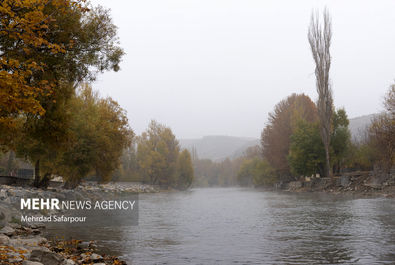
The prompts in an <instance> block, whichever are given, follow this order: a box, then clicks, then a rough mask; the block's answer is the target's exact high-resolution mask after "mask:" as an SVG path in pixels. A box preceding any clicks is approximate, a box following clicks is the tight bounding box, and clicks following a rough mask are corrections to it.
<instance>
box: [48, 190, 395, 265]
mask: <svg viewBox="0 0 395 265" xmlns="http://www.w3.org/2000/svg"><path fill="white" fill-rule="evenodd" d="M394 202H395V201H394V199H386V198H355V197H351V196H345V195H333V194H319V193H285V192H265V191H259V190H254V189H244V188H207V189H192V190H189V191H185V192H174V193H156V194H141V195H140V196H139V225H137V226H116V227H114V226H106V227H92V226H90V227H87V226H85V228H84V229H70V228H67V227H64V228H59V227H58V228H56V229H55V228H52V230H51V228H50V229H49V233H53V234H56V235H60V234H63V235H67V236H68V237H70V236H71V237H74V238H81V239H83V240H97V242H98V245H99V248H100V249H101V250H102V251H107V252H111V253H113V254H116V255H120V256H121V258H122V259H123V260H125V261H127V262H128V264H129V263H130V264H132V263H133V264H312V263H315V264H317V263H323V264H341V263H346V264H394V263H395V203H394Z"/></svg>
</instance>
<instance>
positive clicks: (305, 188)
mask: <svg viewBox="0 0 395 265" xmlns="http://www.w3.org/2000/svg"><path fill="white" fill-rule="evenodd" d="M276 188H277V189H280V190H285V191H290V192H328V193H347V194H356V195H363V196H382V197H388V198H395V176H394V173H393V172H391V174H384V173H381V172H373V171H356V172H350V173H344V174H342V175H341V176H336V177H333V178H307V179H305V180H302V181H291V182H289V183H286V184H282V185H277V187H276Z"/></svg>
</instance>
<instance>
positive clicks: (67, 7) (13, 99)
mask: <svg viewBox="0 0 395 265" xmlns="http://www.w3.org/2000/svg"><path fill="white" fill-rule="evenodd" d="M82 4H83V1H80V0H69V1H67V0H66V1H60V0H37V1H30V0H21V1H13V0H3V1H1V2H0V87H1V90H0V127H3V129H2V130H6V129H7V128H9V129H12V128H13V127H14V122H15V118H17V117H18V116H19V115H20V114H28V113H29V114H35V115H43V114H44V113H45V109H44V108H43V106H42V105H41V103H40V100H39V97H40V96H48V95H49V94H50V93H51V92H52V89H53V87H54V84H53V83H52V81H53V80H48V79H46V78H37V77H38V76H45V75H46V71H47V66H48V65H47V61H44V60H43V59H42V57H45V55H48V56H53V57H57V56H59V55H60V54H65V52H66V50H65V49H66V48H67V47H66V46H68V45H70V43H69V42H67V43H65V42H62V41H60V40H59V39H54V38H53V37H52V36H51V34H52V33H53V32H54V31H55V30H56V31H58V24H57V21H56V18H55V17H59V16H65V17H67V16H68V15H69V14H70V12H72V11H73V10H79V12H85V11H86V9H85V8H84V7H83V5H82ZM34 51H36V52H39V54H41V56H42V57H41V58H40V57H39V56H33V53H34ZM4 128H5V129H4ZM3 144H4V143H3Z"/></svg>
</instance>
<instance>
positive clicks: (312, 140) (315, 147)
mask: <svg viewBox="0 0 395 265" xmlns="http://www.w3.org/2000/svg"><path fill="white" fill-rule="evenodd" d="M332 120H333V130H332V135H331V137H332V141H331V145H330V154H331V157H332V161H331V164H330V165H331V166H333V167H334V168H335V169H336V171H337V172H338V173H339V172H340V170H341V169H342V168H343V167H344V166H345V163H346V158H347V154H348V152H349V150H350V146H351V141H350V138H351V135H350V132H349V130H348V124H349V121H348V118H347V114H346V112H345V110H344V109H339V110H337V111H335V112H334V113H333V117H332ZM288 160H289V163H290V166H291V168H292V171H293V172H294V173H295V174H298V175H303V176H309V175H312V174H316V173H320V174H321V175H322V174H323V172H324V170H325V149H324V146H323V144H322V139H321V136H320V128H319V123H318V122H313V123H311V122H306V121H303V120H300V121H299V122H298V123H297V126H296V129H295V131H294V133H293V134H292V136H291V148H290V152H289V156H288Z"/></svg>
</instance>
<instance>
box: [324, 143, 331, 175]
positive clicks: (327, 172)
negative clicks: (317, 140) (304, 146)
mask: <svg viewBox="0 0 395 265" xmlns="http://www.w3.org/2000/svg"><path fill="white" fill-rule="evenodd" d="M325 177H333V174H332V167H331V164H330V161H329V145H325Z"/></svg>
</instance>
